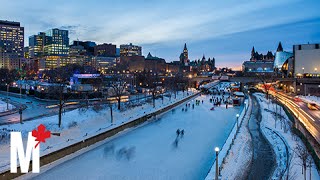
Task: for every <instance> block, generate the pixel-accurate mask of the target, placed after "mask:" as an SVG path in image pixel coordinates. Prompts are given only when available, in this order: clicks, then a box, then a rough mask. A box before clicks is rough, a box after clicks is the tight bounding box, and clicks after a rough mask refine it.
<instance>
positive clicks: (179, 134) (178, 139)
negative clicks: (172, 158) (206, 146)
mask: <svg viewBox="0 0 320 180" xmlns="http://www.w3.org/2000/svg"><path fill="white" fill-rule="evenodd" d="M176 134H177V137H176V139H175V140H174V142H173V146H174V147H176V148H177V147H178V145H179V141H180V139H182V138H183V136H184V129H182V130H180V129H177V131H176Z"/></svg>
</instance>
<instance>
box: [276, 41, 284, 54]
mask: <svg viewBox="0 0 320 180" xmlns="http://www.w3.org/2000/svg"><path fill="white" fill-rule="evenodd" d="M281 51H283V48H282V44H281V42H279V45H278V48H277V52H281Z"/></svg>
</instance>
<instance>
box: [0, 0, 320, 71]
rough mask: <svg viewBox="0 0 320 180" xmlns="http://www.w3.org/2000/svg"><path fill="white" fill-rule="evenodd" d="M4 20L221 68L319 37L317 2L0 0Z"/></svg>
mask: <svg viewBox="0 0 320 180" xmlns="http://www.w3.org/2000/svg"><path fill="white" fill-rule="evenodd" d="M0 2H1V3H0V4H1V6H0V19H2V20H10V21H18V22H20V23H21V25H22V26H23V27H25V45H28V37H29V36H30V35H33V34H37V33H38V32H40V31H46V30H48V29H50V28H62V29H68V30H69V31H70V35H69V37H70V42H72V41H73V40H76V39H79V40H83V41H85V40H90V41H95V42H97V43H113V44H116V45H117V47H119V45H120V44H126V43H130V42H131V43H133V44H137V45H141V46H142V47H143V55H145V56H146V55H147V53H148V52H149V51H150V52H151V54H153V55H156V56H158V57H162V58H165V59H166V60H167V62H170V61H173V60H178V58H179V54H180V53H181V52H182V50H183V46H184V43H185V42H186V43H187V46H188V50H189V58H190V59H191V60H194V59H198V58H201V57H202V55H203V54H205V56H206V57H207V58H208V57H215V59H216V65H217V66H218V67H226V66H227V67H233V68H236V69H238V68H239V67H240V66H241V64H242V62H243V61H244V60H248V59H249V58H250V51H251V48H252V46H253V45H254V46H255V48H256V50H258V51H259V52H262V53H266V52H267V51H268V50H272V51H273V52H274V51H275V50H276V48H277V44H278V43H279V41H281V42H282V44H283V47H284V49H285V50H287V51H292V45H293V44H299V43H308V42H310V43H319V42H320V10H319V7H320V1H319V0H313V1H311V0H265V1H257V0H228V1H216V0H202V1H201V2H199V1H195V0H194V1H186V0H179V1H178V0H161V1H160V0H157V1H155V0H148V1H146V0H133V1H132V0H130V1H129V0H121V1H116V0H114V1H110V0H105V1H98V0H90V1H88V0H86V1H84V0H82V1H80V0H68V1H66V0H51V1H49V0H32V1H30V0H20V1H12V0H0Z"/></svg>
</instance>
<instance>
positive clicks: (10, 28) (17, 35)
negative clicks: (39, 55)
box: [0, 20, 24, 69]
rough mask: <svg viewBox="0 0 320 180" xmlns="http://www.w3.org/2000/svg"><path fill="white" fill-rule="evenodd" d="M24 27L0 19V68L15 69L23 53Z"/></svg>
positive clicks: (17, 23)
mask: <svg viewBox="0 0 320 180" xmlns="http://www.w3.org/2000/svg"><path fill="white" fill-rule="evenodd" d="M23 47H24V27H21V26H20V23H19V22H12V21H2V20H0V68H8V69H17V68H21V67H20V61H21V60H22V58H23V56H24V53H23Z"/></svg>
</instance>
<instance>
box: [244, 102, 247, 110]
mask: <svg viewBox="0 0 320 180" xmlns="http://www.w3.org/2000/svg"><path fill="white" fill-rule="evenodd" d="M244 108H245V110H246V111H247V102H246V101H245V102H244Z"/></svg>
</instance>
